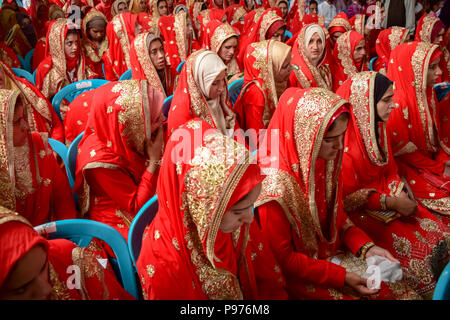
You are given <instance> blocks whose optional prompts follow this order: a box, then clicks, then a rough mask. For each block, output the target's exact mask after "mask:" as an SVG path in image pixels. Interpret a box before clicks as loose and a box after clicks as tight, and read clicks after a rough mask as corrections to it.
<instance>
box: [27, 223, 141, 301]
mask: <svg viewBox="0 0 450 320" xmlns="http://www.w3.org/2000/svg"><path fill="white" fill-rule="evenodd" d="M34 229H35V230H36V231H37V232H38V233H40V234H43V235H45V234H47V235H48V236H49V239H67V240H70V241H72V242H74V243H75V244H76V245H78V246H80V247H87V246H89V244H90V243H91V241H92V239H93V238H97V239H100V240H102V241H104V242H106V243H107V244H108V245H109V246H110V247H111V249H112V250H113V252H114V254H115V256H116V259H117V266H118V269H119V272H120V278H121V281H122V284H123V287H124V289H125V290H127V292H128V293H130V294H131V295H132V296H134V297H135V298H136V299H138V298H139V294H138V286H137V283H136V278H135V272H134V268H133V264H132V262H131V258H130V254H129V252H128V244H127V242H126V241H125V239H124V238H123V236H122V235H121V234H120V233H119V232H118V231H117V230H115V229H114V228H112V227H110V226H108V225H106V224H104V223H100V222H97V221H92V220H87V219H68V220H60V221H55V222H49V223H46V224H42V225H40V226H37V227H35V228H34Z"/></svg>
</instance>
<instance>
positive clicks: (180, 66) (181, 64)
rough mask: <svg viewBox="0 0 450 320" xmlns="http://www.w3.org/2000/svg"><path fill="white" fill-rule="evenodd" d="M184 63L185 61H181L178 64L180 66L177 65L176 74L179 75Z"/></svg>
mask: <svg viewBox="0 0 450 320" xmlns="http://www.w3.org/2000/svg"><path fill="white" fill-rule="evenodd" d="M185 62H186V60H183V61H181V62H180V64H179V65H178V67H177V72H178V73H181V70H183V66H184V63H185Z"/></svg>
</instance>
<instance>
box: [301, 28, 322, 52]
mask: <svg viewBox="0 0 450 320" xmlns="http://www.w3.org/2000/svg"><path fill="white" fill-rule="evenodd" d="M315 33H317V34H318V35H319V37H320V40H322V43H323V46H324V48H325V32H324V31H323V29H322V27H321V26H320V25H318V24H310V25H309V26H307V27H306V30H305V46H306V47H308V44H309V41H310V40H311V37H312V36H313V35H314V34H315ZM324 50H325V49H324Z"/></svg>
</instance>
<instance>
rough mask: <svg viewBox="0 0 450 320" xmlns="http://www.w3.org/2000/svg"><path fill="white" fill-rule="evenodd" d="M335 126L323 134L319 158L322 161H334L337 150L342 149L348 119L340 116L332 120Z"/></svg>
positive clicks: (342, 115)
mask: <svg viewBox="0 0 450 320" xmlns="http://www.w3.org/2000/svg"><path fill="white" fill-rule="evenodd" d="M334 122H335V124H334V126H333V127H332V129H331V130H328V131H327V133H326V134H325V136H324V138H323V140H322V145H321V146H320V151H319V158H322V159H324V160H334V159H336V156H337V155H338V153H339V150H342V149H343V148H344V137H345V132H346V131H347V124H348V117H347V116H345V115H344V114H341V115H340V116H339V117H337V118H336V120H334Z"/></svg>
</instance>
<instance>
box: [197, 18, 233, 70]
mask: <svg viewBox="0 0 450 320" xmlns="http://www.w3.org/2000/svg"><path fill="white" fill-rule="evenodd" d="M205 28H206V30H209V33H206V36H205V37H204V38H203V40H204V42H203V48H204V49H207V50H211V51H213V52H215V53H217V54H219V51H220V48H221V47H222V45H223V44H224V43H225V42H226V41H227V40H228V39H230V38H232V37H235V38H236V39H238V34H237V33H236V31H235V30H234V29H233V27H231V26H230V25H229V24H228V23H222V22H220V21H219V20H211V21H210V22H209V23H208V24H206V26H205ZM236 49H237V48H236ZM237 54H238V52H237V50H236V51H235V53H234V56H233V58H232V59H231V61H229V62H228V63H225V61H224V63H225V65H226V66H227V76H232V75H234V74H238V73H241V69H240V68H239V65H238V63H237V61H236V56H237Z"/></svg>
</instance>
